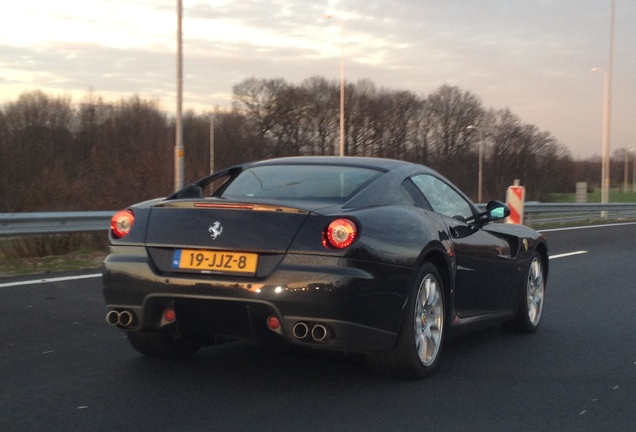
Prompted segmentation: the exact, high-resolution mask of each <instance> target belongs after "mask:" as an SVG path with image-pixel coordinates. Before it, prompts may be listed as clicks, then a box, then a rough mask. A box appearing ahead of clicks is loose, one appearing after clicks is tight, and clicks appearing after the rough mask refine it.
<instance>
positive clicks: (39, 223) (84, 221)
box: [0, 211, 115, 236]
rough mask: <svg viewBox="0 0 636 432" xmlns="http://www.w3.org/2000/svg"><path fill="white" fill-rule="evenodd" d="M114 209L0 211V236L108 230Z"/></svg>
mask: <svg viewBox="0 0 636 432" xmlns="http://www.w3.org/2000/svg"><path fill="white" fill-rule="evenodd" d="M114 214H115V212H114V211H96V212H50V213H0V236H12V235H25V234H57V233H67V232H89V231H106V230H108V228H109V227H110V218H111V217H112V216H113V215H114Z"/></svg>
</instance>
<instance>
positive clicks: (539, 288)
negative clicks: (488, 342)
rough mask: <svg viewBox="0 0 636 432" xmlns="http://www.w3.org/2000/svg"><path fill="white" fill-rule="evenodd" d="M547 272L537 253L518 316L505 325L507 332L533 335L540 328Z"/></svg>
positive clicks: (527, 278)
mask: <svg viewBox="0 0 636 432" xmlns="http://www.w3.org/2000/svg"><path fill="white" fill-rule="evenodd" d="M544 274H545V271H544V268H543V261H542V260H541V258H540V257H539V254H538V253H536V252H535V254H534V256H533V258H532V261H531V262H530V266H529V267H528V274H527V276H526V280H525V287H524V289H523V292H522V295H521V300H520V302H519V308H518V309H517V315H516V316H515V318H514V319H513V320H511V321H508V322H505V323H504V324H503V326H504V328H505V329H506V330H512V331H516V332H520V333H532V332H535V331H536V330H537V329H538V328H539V324H540V323H541V316H542V315H543V303H544V299H545V277H544Z"/></svg>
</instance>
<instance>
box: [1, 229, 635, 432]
mask: <svg viewBox="0 0 636 432" xmlns="http://www.w3.org/2000/svg"><path fill="white" fill-rule="evenodd" d="M545 234H546V235H547V236H548V239H549V242H550V245H551V250H550V253H551V255H553V256H557V257H556V258H553V259H551V269H550V275H549V281H548V291H547V297H546V308H545V311H544V317H543V322H542V324H541V328H540V329H539V331H538V332H537V333H536V334H532V335H516V334H509V333H506V332H504V331H502V330H500V329H499V328H498V327H495V328H491V329H488V330H485V331H482V332H480V333H477V334H473V335H470V336H467V337H463V338H460V339H455V340H452V341H449V342H448V343H447V344H446V345H445V347H444V348H445V351H444V353H443V358H442V362H441V363H440V365H439V369H438V371H437V373H436V374H435V375H434V376H432V377H430V378H428V379H426V380H423V381H407V380H396V379H389V378H384V377H379V376H376V375H373V374H372V373H370V372H369V371H368V370H367V369H366V367H365V366H364V364H363V363H361V362H360V361H358V360H357V359H355V358H353V359H352V358H342V357H339V356H324V355H314V356H311V355H301V354H291V353H285V352H280V351H275V350H272V349H269V348H267V347H263V346H260V345H257V344H254V343H247V342H239V343H231V344H226V345H221V346H217V347H213V348H208V349H205V350H202V351H201V352H200V353H198V354H197V355H196V356H195V357H193V358H192V359H189V360H185V361H172V360H171V361H161V360H153V359H147V358H143V357H141V356H139V355H138V354H136V353H135V352H134V351H133V350H132V348H130V347H129V346H128V343H127V341H126V340H125V339H124V336H123V334H122V333H121V332H120V331H118V330H116V329H113V328H111V327H109V326H108V325H107V324H106V323H105V320H104V313H105V309H104V306H103V302H102V298H101V292H100V288H101V286H100V285H101V279H100V277H96V276H95V275H90V274H89V275H84V276H88V277H85V278H83V279H73V278H72V279H68V280H58V281H49V282H44V283H40V282H39V281H37V280H36V281H33V282H28V283H25V284H20V285H14V284H13V285H12V284H8V283H10V282H15V281H16V280H15V279H5V280H0V299H1V300H0V350H1V351H0V356H1V357H0V359H1V360H0V431H3V432H9V431H172V430H177V431H259V432H262V431H415V430H435V431H442V430H443V431H531V430H532V431H635V430H636V342H635V341H634V334H635V332H634V328H636V315H635V314H634V309H635V306H636V293H635V287H636V282H635V280H636V265H635V264H636V225H624V226H615V227H602V228H591V229H583V230H581V229H578V230H571V231H550V232H546V233H545ZM583 251H585V253H578V254H573V255H565V256H563V254H569V253H573V252H583ZM559 255H561V257H558V256H559ZM59 276H63V275H54V277H59Z"/></svg>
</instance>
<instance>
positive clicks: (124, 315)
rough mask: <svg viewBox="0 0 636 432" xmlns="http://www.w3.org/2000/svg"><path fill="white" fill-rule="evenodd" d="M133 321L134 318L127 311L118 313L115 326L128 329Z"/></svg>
mask: <svg viewBox="0 0 636 432" xmlns="http://www.w3.org/2000/svg"><path fill="white" fill-rule="evenodd" d="M134 319H135V317H134V316H133V314H132V313H130V312H129V311H126V310H125V311H121V312H119V321H118V323H117V324H119V325H120V326H122V327H129V326H131V325H132V323H133V320H134Z"/></svg>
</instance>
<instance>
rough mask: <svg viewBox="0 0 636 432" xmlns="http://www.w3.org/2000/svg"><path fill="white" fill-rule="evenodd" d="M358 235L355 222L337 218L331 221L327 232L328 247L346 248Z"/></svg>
mask: <svg viewBox="0 0 636 432" xmlns="http://www.w3.org/2000/svg"><path fill="white" fill-rule="evenodd" d="M357 235H358V228H357V227H356V224H355V222H353V221H352V220H350V219H344V218H343V219H336V220H335V221H333V222H331V223H330V224H329V226H328V227H327V230H326V232H325V240H326V242H325V243H326V244H325V246H326V247H329V246H331V247H334V248H336V249H344V248H346V247H348V246H350V245H351V243H353V241H354V240H355V239H356V236H357Z"/></svg>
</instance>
